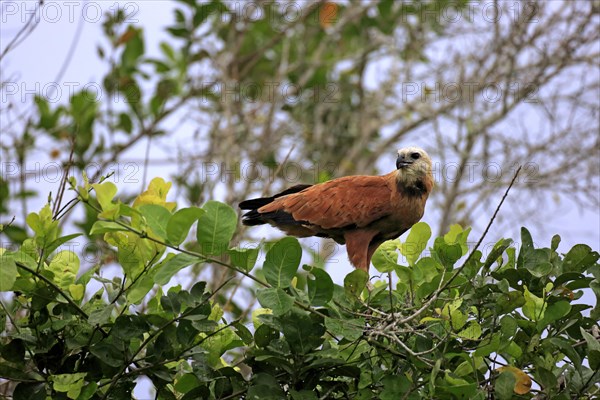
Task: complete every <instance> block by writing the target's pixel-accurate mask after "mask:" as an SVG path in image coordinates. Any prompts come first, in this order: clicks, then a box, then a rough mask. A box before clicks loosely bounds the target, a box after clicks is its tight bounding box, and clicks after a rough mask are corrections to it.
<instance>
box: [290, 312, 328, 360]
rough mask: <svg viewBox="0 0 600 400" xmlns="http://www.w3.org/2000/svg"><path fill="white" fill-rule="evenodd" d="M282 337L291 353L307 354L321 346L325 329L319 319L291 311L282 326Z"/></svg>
mask: <svg viewBox="0 0 600 400" xmlns="http://www.w3.org/2000/svg"><path fill="white" fill-rule="evenodd" d="M282 331H283V335H284V336H285V339H286V341H287V342H288V344H289V345H290V349H291V350H292V352H295V353H297V354H309V353H310V352H311V351H314V350H315V349H317V348H318V347H319V346H321V345H322V344H323V341H324V340H325V339H324V338H323V335H324V334H325V327H324V326H323V322H322V320H320V319H317V318H314V317H311V316H309V315H306V314H304V313H299V312H294V311H292V313H291V315H290V316H289V318H286V319H285V323H284V324H282Z"/></svg>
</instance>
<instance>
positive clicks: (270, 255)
mask: <svg viewBox="0 0 600 400" xmlns="http://www.w3.org/2000/svg"><path fill="white" fill-rule="evenodd" d="M301 258H302V248H301V247H300V244H299V243H298V240H297V239H296V238H293V237H285V238H283V239H281V240H279V241H278V242H277V243H275V244H274V245H273V246H272V247H271V248H270V249H269V251H268V252H267V256H266V259H265V263H264V266H263V272H264V274H265V279H266V280H267V282H269V284H271V285H272V286H274V287H282V288H286V287H288V286H289V285H290V284H291V283H292V279H293V278H294V276H295V275H296V271H297V269H298V265H299V264H300V259H301Z"/></svg>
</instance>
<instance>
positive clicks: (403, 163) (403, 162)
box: [396, 154, 414, 169]
mask: <svg viewBox="0 0 600 400" xmlns="http://www.w3.org/2000/svg"><path fill="white" fill-rule="evenodd" d="M413 162H414V160H413V159H411V158H406V156H405V155H404V154H399V155H398V158H397V159H396V168H397V169H402V168H405V167H407V166H409V165H410V164H412V163H413Z"/></svg>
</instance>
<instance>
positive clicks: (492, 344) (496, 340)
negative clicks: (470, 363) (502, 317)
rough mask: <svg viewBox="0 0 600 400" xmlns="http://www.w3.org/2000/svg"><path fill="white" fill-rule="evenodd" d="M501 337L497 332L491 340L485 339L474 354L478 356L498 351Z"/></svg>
mask: <svg viewBox="0 0 600 400" xmlns="http://www.w3.org/2000/svg"><path fill="white" fill-rule="evenodd" d="M500 337H501V335H499V334H495V335H493V336H492V338H491V340H490V341H489V342H488V341H485V340H484V341H483V342H482V345H481V346H479V347H478V348H477V350H475V352H474V353H473V355H474V356H476V357H485V356H488V355H490V354H492V353H494V352H496V351H498V349H499V348H500ZM483 343H485V344H483Z"/></svg>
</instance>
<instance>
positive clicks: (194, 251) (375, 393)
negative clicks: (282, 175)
mask: <svg viewBox="0 0 600 400" xmlns="http://www.w3.org/2000/svg"><path fill="white" fill-rule="evenodd" d="M71 185H72V189H73V190H75V191H76V192H77V199H78V201H81V202H83V203H85V205H86V207H87V208H88V209H89V210H91V212H92V213H93V214H95V216H96V219H97V220H96V222H95V223H94V224H93V226H92V227H91V229H90V230H89V231H88V232H75V233H73V234H68V235H63V233H62V232H61V229H60V225H59V224H58V221H55V220H53V218H52V215H51V213H50V212H49V208H48V207H47V206H46V207H44V208H42V210H41V211H40V212H39V213H31V214H30V215H29V217H28V218H27V222H28V224H29V225H30V227H31V229H32V231H33V232H34V236H32V237H29V238H27V239H26V240H24V242H23V244H22V246H20V247H19V248H17V249H11V250H2V254H1V256H0V274H1V278H2V279H0V290H1V291H3V292H12V297H11V301H10V302H9V303H7V304H6V305H4V306H3V307H2V310H1V311H0V321H1V322H2V324H3V327H6V329H5V332H4V335H3V337H2V338H1V341H0V357H1V361H2V362H1V363H0V376H1V377H2V378H4V379H9V380H11V381H14V382H16V383H17V384H16V387H15V389H14V393H13V398H14V399H16V400H19V399H28V400H31V399H34V400H37V399H48V398H52V399H78V400H86V399H119V398H127V397H130V396H131V393H132V390H133V388H134V387H135V385H136V383H135V380H136V379H137V378H138V377H140V376H145V377H147V378H149V379H150V381H151V382H152V384H153V386H154V388H155V390H156V392H157V393H158V398H160V399H198V398H214V399H231V398H261V399H281V398H288V399H318V398H323V397H326V398H332V399H334V398H357V399H372V398H380V399H396V398H399V397H398V396H404V398H407V399H421V398H436V399H455V398H457V399H458V398H470V399H482V400H483V399H486V398H488V392H489V391H490V390H492V391H493V392H494V396H495V397H496V398H498V399H510V398H513V396H515V395H518V396H520V397H519V398H534V397H535V396H541V397H537V398H548V399H550V398H552V399H572V398H591V397H593V396H594V395H597V394H598V384H597V382H598V379H599V376H598V372H597V371H598V370H599V369H600V344H599V342H598V325H597V321H598V317H599V315H600V307H598V302H596V304H595V306H592V305H587V304H581V302H579V301H578V300H579V299H581V296H582V295H583V290H582V289H586V288H589V289H591V291H592V292H593V293H594V294H595V296H596V299H598V298H599V297H600V265H599V264H598V258H599V255H598V253H597V252H596V251H592V249H590V248H589V247H588V246H586V245H576V246H574V247H573V248H572V249H571V250H569V251H568V252H567V253H566V254H561V253H559V252H558V251H557V250H558V245H559V243H560V238H559V237H558V236H555V237H554V238H553V240H552V243H551V245H550V247H548V248H536V247H535V246H534V244H533V239H532V238H531V235H530V234H529V232H528V231H527V229H525V228H522V231H521V238H520V245H519V246H516V245H515V244H514V243H513V241H512V240H510V239H502V240H500V241H498V243H496V244H495V245H494V246H493V247H492V248H491V250H490V251H489V252H488V254H483V253H482V252H481V251H479V250H476V251H475V252H474V254H473V255H472V256H471V257H470V258H469V259H468V262H467V263H465V261H461V260H465V258H466V256H467V254H468V253H469V246H470V244H471V242H469V231H470V229H466V230H465V229H463V228H462V227H460V226H458V225H453V226H452V227H451V229H450V231H449V232H448V233H447V234H446V235H444V236H442V237H438V238H435V239H432V238H431V230H430V228H429V227H428V226H427V225H426V224H425V223H419V224H416V225H415V226H414V227H413V229H412V230H411V232H410V233H409V234H408V235H407V237H406V239H405V240H404V241H401V240H394V241H389V242H386V243H385V244H384V245H383V246H381V248H380V249H379V250H378V251H377V252H376V253H375V255H374V257H373V263H374V266H375V268H376V269H377V271H379V273H380V274H381V275H380V277H381V278H383V280H375V281H374V288H372V290H367V289H366V288H365V286H366V284H367V281H368V279H369V277H368V276H367V274H366V273H365V272H364V271H360V270H356V271H353V272H351V273H349V274H348V275H347V276H346V278H345V279H344V284H343V286H340V285H337V284H335V283H334V282H333V281H332V279H331V277H330V276H329V274H328V273H327V271H325V270H324V269H321V268H317V267H313V266H309V265H305V266H303V268H301V269H300V268H299V267H300V262H301V255H302V248H301V246H300V244H299V242H298V241H297V240H296V239H295V238H290V237H287V238H283V239H281V240H279V241H277V242H275V243H271V244H269V246H265V248H267V251H266V255H265V261H264V263H263V264H262V268H259V267H258V266H257V265H256V264H257V259H258V255H259V250H260V249H258V248H240V247H236V246H234V245H233V244H232V243H231V241H232V238H233V235H234V233H235V230H236V226H237V216H236V213H235V211H234V210H233V209H232V208H231V207H230V206H229V205H227V204H223V203H219V202H216V201H209V202H207V203H206V204H205V205H204V206H203V207H201V208H199V207H188V208H181V209H176V205H175V204H174V203H171V202H168V201H167V197H168V192H169V189H170V186H171V185H170V183H168V182H165V181H164V180H163V179H161V178H156V179H154V180H152V182H151V183H150V184H149V187H148V190H146V191H145V192H143V193H142V194H140V195H139V196H138V197H137V198H136V199H134V200H133V202H132V203H131V204H126V203H123V202H121V201H120V200H119V199H118V189H117V187H116V186H115V185H114V184H112V183H109V182H105V183H99V184H94V185H89V184H88V183H87V182H84V184H83V185H82V186H77V183H76V182H75V181H74V180H71ZM88 191H89V192H88ZM194 233H195V234H194ZM79 235H91V236H92V237H96V238H97V239H98V240H99V241H101V242H103V243H104V244H105V246H106V250H105V251H106V252H107V254H109V253H110V252H111V251H112V252H113V253H112V254H115V259H114V264H116V265H117V267H118V269H119V272H118V274H117V275H116V276H115V277H114V278H113V279H106V278H104V277H103V274H102V272H101V271H99V270H98V269H97V268H91V269H89V270H87V271H80V266H81V265H82V263H81V260H80V259H79V255H78V254H76V253H75V252H73V251H69V250H65V249H63V247H64V246H65V245H66V244H68V243H69V242H70V241H73V240H74V239H75V238H77V237H78V236H79ZM517 247H518V248H517ZM208 264H214V265H220V266H221V267H222V268H228V269H229V270H231V272H232V273H233V274H232V275H231V277H230V278H229V279H228V280H227V281H225V282H223V283H222V284H221V285H220V286H218V287H217V288H216V289H215V290H212V291H210V290H208V289H207V284H206V283H205V282H196V283H190V284H189V285H188V287H186V288H184V287H182V286H181V285H173V284H172V283H171V281H172V279H173V278H174V277H175V276H176V275H177V276H180V277H181V276H184V274H185V273H186V269H189V268H192V267H193V268H203V267H204V266H206V265H208ZM188 272H189V271H188ZM236 277H237V278H236ZM239 277H245V278H248V279H251V280H252V281H253V282H254V284H255V286H254V287H255V293H256V297H257V299H258V302H259V303H260V305H261V306H262V308H259V309H256V310H255V311H254V312H253V313H252V315H251V318H250V317H248V316H239V317H233V314H232V313H231V312H229V311H228V309H227V307H226V305H227V303H224V302H222V301H220V300H219V299H220V297H219V296H220V295H221V294H222V293H227V291H228V290H230V289H231V287H232V285H233V286H235V284H237V283H235V282H236V280H238V279H239ZM167 284H170V287H169V289H168V290H167V289H165V288H164V287H163V285H167ZM93 287H99V289H98V290H96V289H92V288H93ZM94 290H95V291H94Z"/></svg>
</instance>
